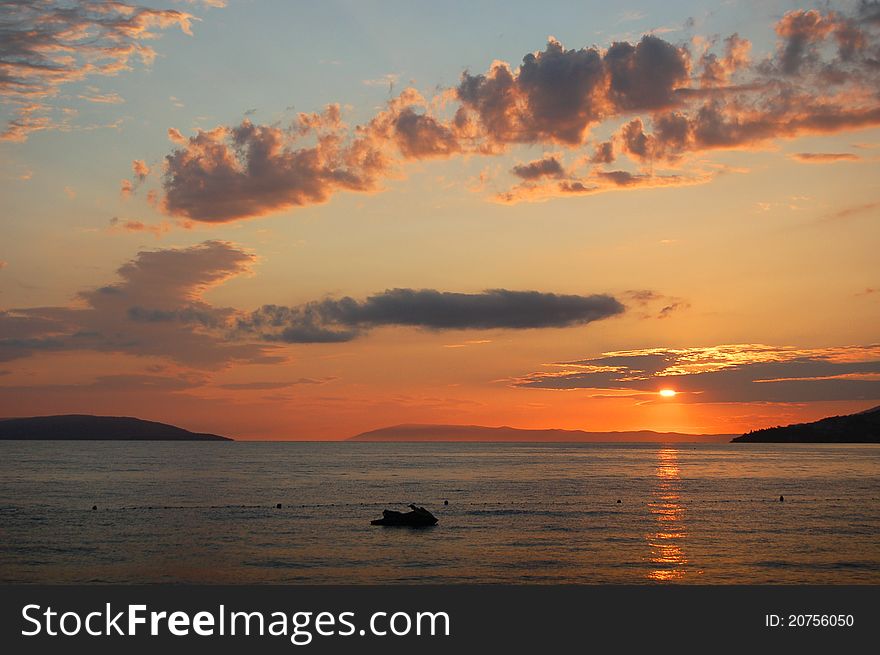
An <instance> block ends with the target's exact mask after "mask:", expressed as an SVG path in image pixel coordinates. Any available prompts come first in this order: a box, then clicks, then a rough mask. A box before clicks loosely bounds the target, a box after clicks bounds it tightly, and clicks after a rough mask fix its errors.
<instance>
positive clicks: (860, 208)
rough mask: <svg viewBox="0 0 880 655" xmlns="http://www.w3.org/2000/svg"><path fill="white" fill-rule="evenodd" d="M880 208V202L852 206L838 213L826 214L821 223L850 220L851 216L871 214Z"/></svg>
mask: <svg viewBox="0 0 880 655" xmlns="http://www.w3.org/2000/svg"><path fill="white" fill-rule="evenodd" d="M878 207H880V202H866V203H863V204H861V205H852V206H850V207H844V208H843V209H840V210H838V211H836V212H832V213H830V214H826V215H825V216H823V217H822V218H821V219H820V220H821V221H839V220H843V219H846V218H850V217H851V216H858V215H859V214H864V213H865V212H869V211H871V210H873V209H877V208H878Z"/></svg>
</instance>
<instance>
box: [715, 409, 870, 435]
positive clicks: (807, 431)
mask: <svg viewBox="0 0 880 655" xmlns="http://www.w3.org/2000/svg"><path fill="white" fill-rule="evenodd" d="M732 441H736V442H740V443H880V406H877V407H874V408H872V409H869V410H866V411H864V412H859V413H858V414H848V415H846V416H831V417H829V418H823V419H822V420H820V421H815V422H813V423H795V424H794V425H786V426H784V427H781V426H778V427H775V428H764V429H763V430H753V431H752V432H748V433H746V434H744V435H742V436H741V437H736V438H735V439H733V440H732Z"/></svg>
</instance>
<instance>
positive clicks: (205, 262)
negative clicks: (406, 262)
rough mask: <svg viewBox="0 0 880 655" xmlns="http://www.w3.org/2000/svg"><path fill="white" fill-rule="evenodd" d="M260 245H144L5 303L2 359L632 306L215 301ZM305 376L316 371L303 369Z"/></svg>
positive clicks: (499, 323)
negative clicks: (62, 284) (109, 276)
mask: <svg viewBox="0 0 880 655" xmlns="http://www.w3.org/2000/svg"><path fill="white" fill-rule="evenodd" d="M255 259H256V258H255V256H254V255H252V254H250V253H248V252H247V251H245V250H243V249H241V248H240V247H238V246H236V245H234V244H232V243H229V242H225V241H206V242H204V243H201V244H199V245H195V246H191V247H188V248H167V249H159V250H143V251H141V252H139V253H138V254H137V256H136V257H135V258H134V259H132V260H131V261H129V262H127V263H126V264H124V265H123V266H121V267H120V268H119V269H118V270H117V276H118V278H117V280H116V281H114V282H112V283H111V284H107V285H104V286H101V287H97V288H94V289H88V290H85V291H81V292H80V293H78V294H77V296H76V303H75V304H73V305H71V306H61V307H29V308H11V309H6V310H0V362H2V361H10V360H14V359H19V358H24V357H29V356H32V355H36V354H39V353H47V352H71V351H88V352H102V353H124V354H127V355H134V356H142V357H159V358H164V359H167V360H171V361H174V362H176V363H178V364H181V365H183V366H188V367H190V368H194V369H218V368H222V367H224V366H226V365H228V364H229V363H232V362H240V363H275V362H278V361H283V357H282V356H281V355H280V354H278V348H279V346H280V344H283V343H334V342H345V341H350V340H352V339H355V338H356V337H358V336H360V335H362V334H364V333H365V332H367V331H368V330H370V329H373V328H379V327H383V326H409V327H417V328H425V329H429V330H467V329H475V330H486V329H513V330H517V329H537V328H562V327H571V326H579V325H586V324H588V323H591V322H592V321H597V320H601V319H604V318H609V317H612V316H615V315H617V314H620V313H621V312H623V311H624V306H623V305H622V304H621V303H620V302H619V301H618V300H616V299H615V298H613V297H611V296H609V295H604V294H596V295H589V296H579V295H563V294H554V293H543V292H538V291H508V290H504V289H495V290H489V291H484V292H482V293H474V294H466V293H453V292H445V291H436V290H432V289H422V290H413V289H391V290H388V291H384V292H382V293H377V294H374V295H372V296H369V297H367V298H366V299H365V300H360V301H359V300H355V299H353V298H350V297H344V298H339V299H333V298H325V299H323V300H318V301H312V302H308V303H305V304H302V305H298V306H294V307H287V306H282V305H264V306H262V307H260V308H259V309H257V310H254V311H246V310H243V309H236V308H232V307H218V306H215V305H212V304H211V303H209V302H207V301H206V300H205V299H204V294H205V293H206V292H207V291H208V290H209V289H212V288H214V287H216V286H218V285H220V284H222V283H223V282H225V281H226V280H229V279H230V278H233V277H236V276H240V275H243V274H246V273H248V272H249V271H250V267H251V266H252V265H253V263H254V262H255ZM299 383H302V384H307V383H308V382H306V381H304V380H300V381H299Z"/></svg>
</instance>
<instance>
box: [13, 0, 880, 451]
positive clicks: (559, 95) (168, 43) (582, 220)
mask: <svg viewBox="0 0 880 655" xmlns="http://www.w3.org/2000/svg"><path fill="white" fill-rule="evenodd" d="M661 4H662V7H661ZM878 90H880V2H878V1H876V0H874V1H868V2H839V3H824V2H823V3H817V4H809V3H807V4H803V3H793V2H746V1H744V0H739V1H737V0H728V1H725V2H717V3H714V4H713V3H704V2H699V3H697V2H681V1H672V2H666V3H656V2H643V3H608V2H579V3H574V2H559V3H552V2H551V3H533V2H532V3H513V2H480V3H471V2H460V3H457V2H443V3H429V2H411V1H410V2H392V1H383V2H362V1H358V2H355V1H351V2H335V1H328V2H282V1H280V0H279V1H260V2H253V1H247V0H228V1H227V2H222V1H219V0H213V1H209V0H203V1H197V0H194V1H189V2H183V1H180V2H175V1H173V0H165V1H163V2H157V3H146V4H143V5H128V4H123V3H103V2H80V3H75V2H55V1H45V2H29V3H18V2H0V102H2V111H0V133H2V141H0V416H27V415H41V414H62V413H94V414H114V415H129V416H138V417H141V418H146V419H152V420H159V421H164V422H169V423H174V424H176V425H180V426H182V427H186V428H188V429H191V430H197V431H210V432H216V433H219V434H225V435H230V436H234V437H237V438H244V439H247V438H253V439H290V438H292V439H303V438H309V439H333V438H342V437H347V436H351V435H353V434H355V433H358V432H361V431H365V430H371V429H375V428H379V427H382V426H386V425H393V424H398V423H460V424H478V425H493V426H496V425H510V426H514V427H522V428H567V429H584V430H631V429H654V430H675V431H682V432H693V433H708V432H721V433H735V432H742V431H745V430H748V429H752V428H757V427H764V426H768V425H775V424H780V423H791V422H797V421H805V420H814V419H816V418H820V417H822V416H826V415H830V414H843V413H849V412H853V411H860V410H862V409H867V408H869V407H871V406H873V405H877V404H880V329H878V328H880V256H878V252H880V220H878V219H880V186H878V179H880V177H878V174H880V91H878ZM661 390H673V391H675V392H676V393H675V394H674V395H673V394H671V393H666V394H663V395H661V394H660V393H659V392H660V391H661Z"/></svg>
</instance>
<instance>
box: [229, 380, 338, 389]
mask: <svg viewBox="0 0 880 655" xmlns="http://www.w3.org/2000/svg"><path fill="white" fill-rule="evenodd" d="M336 379H337V378H335V377H325V378H299V379H298V380H293V381H291V382H233V383H229V384H220V385H217V386H218V387H219V388H221V389H229V390H231V391H252V390H256V391H266V390H269V389H287V388H289V387H294V386H298V385H303V384H305V385H321V384H327V383H328V382H333V381H334V380H336Z"/></svg>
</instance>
